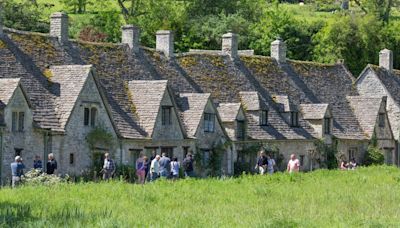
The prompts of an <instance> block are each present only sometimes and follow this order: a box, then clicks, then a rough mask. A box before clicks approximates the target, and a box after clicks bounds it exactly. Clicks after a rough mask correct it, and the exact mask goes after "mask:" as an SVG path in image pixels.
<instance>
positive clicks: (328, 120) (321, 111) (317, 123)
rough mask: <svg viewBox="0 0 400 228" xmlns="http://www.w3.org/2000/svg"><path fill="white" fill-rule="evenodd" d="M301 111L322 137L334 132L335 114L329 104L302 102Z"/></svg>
mask: <svg viewBox="0 0 400 228" xmlns="http://www.w3.org/2000/svg"><path fill="white" fill-rule="evenodd" d="M300 112H301V115H302V117H303V119H304V120H307V121H308V123H310V125H311V126H312V127H313V128H314V130H315V132H316V133H317V135H318V136H319V137H320V138H322V137H325V138H326V137H329V136H331V135H332V134H333V133H332V128H333V116H332V111H331V107H330V105H329V104H300Z"/></svg>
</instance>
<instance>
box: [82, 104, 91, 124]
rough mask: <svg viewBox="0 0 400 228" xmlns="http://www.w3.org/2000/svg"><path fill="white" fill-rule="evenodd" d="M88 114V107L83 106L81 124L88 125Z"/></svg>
mask: <svg viewBox="0 0 400 228" xmlns="http://www.w3.org/2000/svg"><path fill="white" fill-rule="evenodd" d="M89 116H90V110H89V108H85V111H84V118H83V124H84V125H85V126H88V125H89Z"/></svg>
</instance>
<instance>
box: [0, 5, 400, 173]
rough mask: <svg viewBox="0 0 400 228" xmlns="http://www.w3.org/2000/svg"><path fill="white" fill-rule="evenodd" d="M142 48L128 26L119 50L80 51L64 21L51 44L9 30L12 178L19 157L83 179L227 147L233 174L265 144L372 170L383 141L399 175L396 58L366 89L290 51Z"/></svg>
mask: <svg viewBox="0 0 400 228" xmlns="http://www.w3.org/2000/svg"><path fill="white" fill-rule="evenodd" d="M139 37H140V29H139V28H137V27H135V26H131V25H129V26H124V27H123V28H122V43H120V44H110V43H88V42H82V41H78V40H70V39H68V16H67V15H66V14H64V13H54V14H53V15H52V16H51V20H50V34H39V33H32V32H24V31H17V30H14V29H11V28H3V26H1V24H0V78H1V79H0V154H1V161H2V162H1V169H0V170H1V177H2V179H4V178H6V177H8V176H9V175H10V170H9V164H10V162H12V161H13V158H14V156H15V155H21V156H22V157H23V158H24V159H25V164H26V165H27V167H28V168H31V167H32V161H33V159H34V156H35V155H40V156H41V157H42V158H43V159H44V160H45V161H46V157H47V154H48V153H50V152H52V153H54V154H55V157H56V159H57V160H58V163H59V171H60V173H62V174H65V173H68V174H70V175H71V174H72V175H79V174H81V173H82V172H83V171H84V170H86V169H87V168H88V167H90V166H91V165H92V164H93V162H94V159H95V160H96V161H97V160H100V159H99V157H98V156H97V155H98V154H101V153H104V152H106V151H108V152H110V153H111V154H112V157H113V158H114V159H115V160H116V161H117V162H118V163H120V164H121V163H122V164H133V163H134V161H135V159H136V158H137V156H138V154H139V153H141V152H144V153H145V154H147V155H150V153H151V152H152V151H156V152H157V153H162V152H166V153H167V154H169V155H170V156H177V157H178V158H179V159H180V160H182V159H183V157H184V156H185V154H186V153H188V152H189V151H192V152H194V153H197V154H200V155H201V157H202V160H203V162H204V163H207V160H208V159H210V156H211V154H212V151H213V150H214V151H215V150H217V149H218V150H219V151H221V148H223V149H222V153H223V159H222V160H223V163H222V166H221V167H222V168H221V171H222V173H223V174H227V175H229V174H232V173H233V171H234V164H235V162H238V163H237V164H239V163H245V162H248V163H251V165H253V163H254V159H255V157H256V154H255V153H253V154H248V152H246V151H247V150H246V148H248V147H249V146H250V145H254V144H260V143H261V144H265V145H268V146H273V147H275V148H277V149H278V150H279V153H280V154H281V155H283V159H284V160H283V162H286V161H287V160H288V158H289V155H290V154H291V153H295V154H297V155H298V156H299V158H300V160H301V163H302V169H304V170H309V169H310V168H311V167H312V166H318V159H316V158H315V150H316V148H315V141H316V140H323V141H324V142H325V143H327V144H332V143H333V144H334V145H335V147H336V148H337V150H338V151H339V153H340V154H342V155H343V156H344V157H346V159H349V158H352V157H354V158H355V159H356V160H357V161H358V162H361V163H362V161H363V157H364V153H365V151H366V149H367V146H368V144H369V142H370V140H371V138H372V137H375V138H376V139H377V141H378V145H379V147H380V148H381V149H382V150H383V151H384V155H385V161H386V163H388V164H397V161H398V159H397V154H398V153H397V143H396V142H397V140H398V136H399V132H398V130H399V126H398V125H399V122H400V120H399V119H398V118H400V115H399V111H400V110H399V105H400V100H399V99H398V98H397V97H400V96H399V95H400V94H397V93H398V92H397V91H400V90H399V88H400V78H399V76H400V73H399V72H398V71H396V70H394V69H392V68H393V67H392V65H393V63H392V62H393V57H392V54H391V52H390V51H388V50H384V51H382V52H381V53H380V56H379V57H380V66H372V65H368V66H367V67H366V69H365V70H364V71H363V73H362V75H361V76H360V77H359V78H358V80H356V79H355V78H354V77H353V75H351V73H350V72H349V71H348V70H347V68H346V67H345V65H344V64H343V62H338V63H336V64H320V63H314V62H303V61H295V60H289V59H287V58H286V46H285V43H284V42H282V41H281V40H277V41H274V42H273V43H272V44H271V57H265V56H257V55H254V54H253V51H251V50H238V41H239V40H238V36H237V35H236V34H232V33H228V34H225V35H223V36H222V49H221V50H190V51H189V52H187V53H175V52H174V41H173V33H172V32H171V31H158V32H157V34H156V48H155V49H151V48H147V47H142V46H140V43H139ZM98 127H101V128H102V129H105V131H107V132H108V134H106V136H107V137H108V138H107V137H106V136H105V135H104V134H101V133H99V131H98V130H97V129H98ZM96 130H97V131H96ZM96 132H97V133H96ZM88 135H90V139H91V141H90V142H91V143H90V144H89V142H88V141H89V140H88V137H89V136H88ZM96 137H97V140H96ZM110 138H111V139H110Z"/></svg>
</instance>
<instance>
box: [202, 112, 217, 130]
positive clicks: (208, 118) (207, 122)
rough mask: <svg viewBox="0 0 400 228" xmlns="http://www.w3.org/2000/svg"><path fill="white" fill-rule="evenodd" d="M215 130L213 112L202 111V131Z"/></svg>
mask: <svg viewBox="0 0 400 228" xmlns="http://www.w3.org/2000/svg"><path fill="white" fill-rule="evenodd" d="M214 130H215V114H213V113H204V132H214Z"/></svg>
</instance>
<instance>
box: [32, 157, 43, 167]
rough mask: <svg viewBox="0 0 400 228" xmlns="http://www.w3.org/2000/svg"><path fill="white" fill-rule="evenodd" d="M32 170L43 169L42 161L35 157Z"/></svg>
mask: <svg viewBox="0 0 400 228" xmlns="http://www.w3.org/2000/svg"><path fill="white" fill-rule="evenodd" d="M33 168H34V169H40V170H42V169H43V165H42V160H40V156H39V155H36V156H35V160H33Z"/></svg>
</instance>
